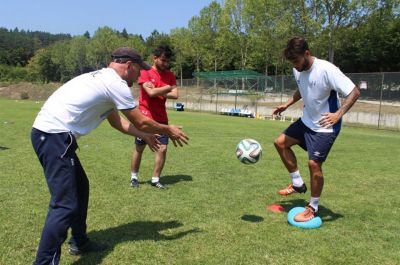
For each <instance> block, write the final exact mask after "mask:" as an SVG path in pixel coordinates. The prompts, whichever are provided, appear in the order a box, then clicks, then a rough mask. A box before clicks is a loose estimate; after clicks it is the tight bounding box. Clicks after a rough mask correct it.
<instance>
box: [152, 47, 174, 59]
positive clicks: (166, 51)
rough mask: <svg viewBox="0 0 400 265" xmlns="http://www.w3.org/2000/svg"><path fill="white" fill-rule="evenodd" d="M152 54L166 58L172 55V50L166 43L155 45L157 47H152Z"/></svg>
mask: <svg viewBox="0 0 400 265" xmlns="http://www.w3.org/2000/svg"><path fill="white" fill-rule="evenodd" d="M153 54H154V56H156V57H161V56H162V55H164V56H165V57H167V58H168V59H170V58H171V57H172V56H173V53H172V50H171V48H170V47H169V46H168V45H159V46H157V48H155V49H154V51H153Z"/></svg>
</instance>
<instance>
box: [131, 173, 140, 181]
mask: <svg viewBox="0 0 400 265" xmlns="http://www.w3.org/2000/svg"><path fill="white" fill-rule="evenodd" d="M138 175H139V172H131V179H138Z"/></svg>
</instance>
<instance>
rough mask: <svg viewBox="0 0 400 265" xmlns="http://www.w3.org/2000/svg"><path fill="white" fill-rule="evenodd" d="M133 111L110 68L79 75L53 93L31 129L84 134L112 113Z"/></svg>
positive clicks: (124, 87) (130, 99)
mask: <svg viewBox="0 0 400 265" xmlns="http://www.w3.org/2000/svg"><path fill="white" fill-rule="evenodd" d="M135 107H136V103H135V101H134V99H133V96H132V92H131V90H130V88H129V87H128V85H127V83H126V81H125V80H123V79H122V78H121V77H120V76H119V75H118V74H117V73H116V72H115V70H114V69H112V68H103V69H101V70H99V71H94V72H91V73H87V74H83V75H80V76H77V77H75V78H73V79H72V80H70V81H68V82H67V83H65V84H64V85H62V86H61V87H60V88H59V89H57V90H56V91H55V92H54V93H53V94H52V95H51V96H50V97H49V98H48V99H47V101H46V102H45V104H44V105H43V107H42V109H41V110H40V112H39V114H38V115H37V117H36V120H35V122H34V123H33V127H34V128H36V129H38V130H41V131H44V132H47V133H60V132H72V134H74V135H75V136H80V135H85V134H88V133H89V132H90V131H91V130H93V129H95V128H96V127H97V126H99V124H100V123H101V122H102V121H103V120H104V119H105V118H107V116H108V115H109V114H110V113H111V111H112V110H113V109H115V108H116V109H118V110H123V109H132V108H135Z"/></svg>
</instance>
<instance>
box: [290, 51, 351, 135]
mask: <svg viewBox="0 0 400 265" xmlns="http://www.w3.org/2000/svg"><path fill="white" fill-rule="evenodd" d="M293 73H294V77H295V79H296V82H297V85H298V87H299V91H300V94H301V97H302V99H303V102H304V110H303V116H302V117H301V120H302V121H303V123H304V124H305V125H306V126H307V127H308V128H310V129H311V130H313V131H316V132H334V131H335V132H338V131H339V130H340V126H341V120H340V121H339V122H338V123H337V124H335V125H334V126H333V128H332V127H331V128H323V127H321V126H320V125H319V123H318V121H319V120H320V119H321V118H322V116H321V114H322V113H325V112H332V113H333V112H336V111H337V110H338V109H339V107H340V100H339V95H338V92H340V94H342V95H343V96H345V97H346V96H348V95H349V94H350V92H351V91H352V90H353V89H354V87H355V85H354V83H353V82H352V81H351V80H350V79H349V78H348V77H347V76H345V75H344V74H343V73H342V71H340V69H339V68H338V67H336V66H335V65H333V64H332V63H330V62H328V61H325V60H321V59H318V58H314V62H313V64H312V65H311V68H310V69H309V70H307V71H303V72H299V71H297V70H296V69H293Z"/></svg>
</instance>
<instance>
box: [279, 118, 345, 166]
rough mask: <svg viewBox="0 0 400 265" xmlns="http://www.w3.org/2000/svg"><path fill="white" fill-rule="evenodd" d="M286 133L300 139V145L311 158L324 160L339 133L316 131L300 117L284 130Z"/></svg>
mask: <svg viewBox="0 0 400 265" xmlns="http://www.w3.org/2000/svg"><path fill="white" fill-rule="evenodd" d="M283 133H284V134H285V135H287V136H289V137H292V138H294V139H296V140H299V141H300V143H299V146H300V147H301V148H303V149H304V150H306V151H307V152H308V158H309V160H314V161H319V162H324V161H325V160H326V158H327V157H328V154H329V151H330V150H331V148H332V146H333V143H334V142H335V140H336V137H337V136H338V135H339V131H338V132H337V133H335V132H332V133H326V132H315V131H313V130H311V129H310V128H308V127H307V126H306V125H305V124H304V123H303V121H302V120H301V118H300V119H298V120H297V121H295V122H294V123H292V124H291V125H290V126H289V127H288V128H287V129H286V130H285V131H284V132H283Z"/></svg>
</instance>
